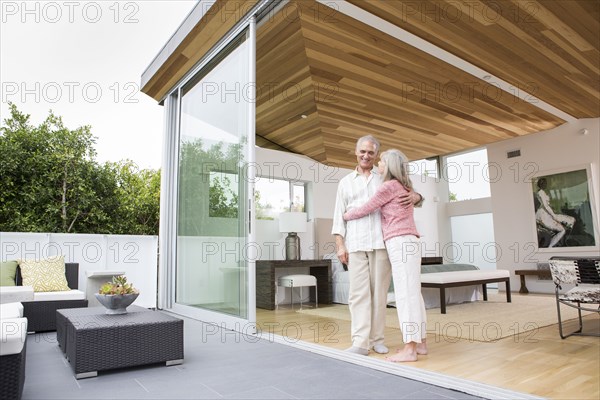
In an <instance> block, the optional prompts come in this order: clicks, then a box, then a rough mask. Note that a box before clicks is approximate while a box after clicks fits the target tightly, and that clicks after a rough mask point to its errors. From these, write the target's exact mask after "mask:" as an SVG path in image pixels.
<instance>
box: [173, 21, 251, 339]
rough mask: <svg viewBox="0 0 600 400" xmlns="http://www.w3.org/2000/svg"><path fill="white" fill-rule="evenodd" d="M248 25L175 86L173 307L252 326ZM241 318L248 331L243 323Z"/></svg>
mask: <svg viewBox="0 0 600 400" xmlns="http://www.w3.org/2000/svg"><path fill="white" fill-rule="evenodd" d="M253 27H254V26H253V22H252V21H251V22H250V26H249V27H248V28H247V29H245V30H244V31H242V32H241V33H239V34H238V35H237V36H236V37H235V38H233V39H232V40H231V41H230V42H229V43H227V44H226V45H224V46H223V47H222V49H221V50H220V51H219V52H218V53H217V54H215V55H214V56H213V57H212V58H211V59H210V60H208V61H207V62H206V63H205V65H204V67H202V68H201V69H200V70H199V71H198V72H197V73H196V74H195V75H194V76H193V77H192V78H191V79H190V80H189V81H187V82H186V83H185V84H184V85H182V86H181V88H180V91H179V96H178V99H179V104H178V109H179V123H178V126H179V140H178V147H179V149H178V166H177V177H178V184H177V185H176V186H177V201H176V208H177V212H176V224H175V225H176V228H175V229H176V232H177V233H176V239H175V241H176V249H177V250H176V256H175V258H176V259H175V270H174V277H173V285H174V290H173V294H172V295H173V296H174V302H173V303H172V310H173V311H175V312H178V313H181V314H184V315H188V316H190V317H193V318H197V319H200V320H203V321H206V322H213V323H217V324H219V325H221V326H223V325H226V326H227V327H228V328H230V329H236V330H240V329H243V330H246V331H247V332H248V333H251V331H252V325H253V323H254V322H255V309H254V298H255V294H254V286H255V285H254V258H253V252H252V250H253V248H252V246H251V243H254V240H253V229H252V226H253V211H254V210H253V196H252V195H250V194H251V193H253V180H254V179H253V176H252V169H251V168H248V166H249V165H252V163H253V161H254V134H255V132H254V92H255V88H254V70H255V59H254V58H255V56H254V43H255V42H254V40H255V39H254V29H253ZM240 323H243V324H246V325H247V326H249V327H248V328H245V327H243V328H240V326H239V324H240Z"/></svg>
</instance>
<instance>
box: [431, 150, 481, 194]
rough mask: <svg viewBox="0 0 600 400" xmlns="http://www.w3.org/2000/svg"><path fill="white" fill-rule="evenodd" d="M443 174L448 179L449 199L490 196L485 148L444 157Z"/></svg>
mask: <svg viewBox="0 0 600 400" xmlns="http://www.w3.org/2000/svg"><path fill="white" fill-rule="evenodd" d="M443 176H444V178H445V179H446V180H447V181H448V188H449V190H450V198H449V199H448V200H450V201H461V200H472V199H480V198H483V197H490V196H491V192H490V181H489V172H488V159H487V150H486V149H481V150H476V151H471V152H468V153H463V154H457V155H454V156H448V157H446V163H445V172H444V174H443Z"/></svg>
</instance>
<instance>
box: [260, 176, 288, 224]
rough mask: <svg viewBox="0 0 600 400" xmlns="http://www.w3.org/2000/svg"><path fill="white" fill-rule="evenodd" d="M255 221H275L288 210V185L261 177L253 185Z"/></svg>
mask: <svg viewBox="0 0 600 400" xmlns="http://www.w3.org/2000/svg"><path fill="white" fill-rule="evenodd" d="M254 190H255V192H254V196H255V203H256V218H257V219H276V218H277V216H278V215H279V214H281V213H282V212H284V211H289V210H290V183H289V182H288V181H283V180H281V179H267V178H264V177H261V178H259V179H257V181H256V183H255V184H254Z"/></svg>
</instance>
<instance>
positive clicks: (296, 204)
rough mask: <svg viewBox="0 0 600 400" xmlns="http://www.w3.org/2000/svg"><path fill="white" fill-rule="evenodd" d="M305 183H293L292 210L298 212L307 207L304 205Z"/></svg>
mask: <svg viewBox="0 0 600 400" xmlns="http://www.w3.org/2000/svg"><path fill="white" fill-rule="evenodd" d="M304 196H305V195H304V185H303V184H297V183H296V184H293V185H292V209H291V211H296V212H304V211H306V208H305V207H304V199H305V197H304Z"/></svg>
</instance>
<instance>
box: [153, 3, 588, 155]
mask: <svg viewBox="0 0 600 400" xmlns="http://www.w3.org/2000/svg"><path fill="white" fill-rule="evenodd" d="M220 3H222V2H220V1H217V3H215V6H217V5H219V4H220ZM348 3H351V4H353V5H354V6H357V7H358V8H360V9H361V10H364V11H367V12H369V13H370V14H372V15H374V16H376V17H378V18H381V19H383V20H385V21H387V22H389V23H391V24H393V25H394V26H396V27H399V28H401V29H403V30H405V31H407V32H410V33H412V34H413V35H416V36H418V37H420V38H422V39H424V40H426V41H428V42H430V43H432V44H434V45H435V46H437V47H439V48H441V49H443V50H445V51H447V52H449V53H451V54H453V55H455V56H457V57H459V58H460V59H463V60H465V61H467V62H468V63H470V64H472V65H474V66H476V67H479V68H481V69H483V70H485V71H487V72H488V73H489V74H490V75H492V78H491V80H489V81H486V80H484V79H480V78H478V77H475V76H473V75H471V74H469V73H467V72H465V71H463V70H462V69H459V68H457V67H455V66H453V65H451V64H449V63H447V62H445V61H442V60H440V59H439V58H436V57H434V56H432V55H430V54H428V53H427V52H425V51H422V50H420V49H419V48H416V47H413V46H411V45H409V44H406V43H405V42H403V41H402V40H400V39H398V38H396V37H393V36H391V35H388V34H386V33H383V32H382V31H381V30H379V29H377V28H379V27H378V26H377V25H376V24H374V26H376V27H373V26H370V25H368V24H366V23H365V22H366V21H365V22H363V21H361V20H357V19H355V18H352V17H350V16H348V15H346V14H345V13H343V12H340V11H337V10H335V9H332V8H330V7H327V6H325V5H323V4H320V3H317V2H314V1H312V0H306V1H296V0H291V1H289V2H288V3H286V4H285V5H284V6H283V7H282V8H281V9H280V10H279V11H278V12H277V13H275V14H274V15H270V17H269V18H268V19H267V20H266V22H265V21H263V22H262V23H261V25H260V26H259V29H258V32H257V87H258V100H257V105H256V106H257V114H256V133H257V138H256V140H257V144H258V145H259V146H261V147H266V148H275V149H280V150H287V151H291V152H295V153H300V154H305V155H307V156H309V157H311V158H313V159H315V160H317V161H320V162H323V163H326V164H329V165H336V166H339V167H353V166H354V164H355V161H356V160H355V158H354V155H353V153H354V145H355V142H356V139H357V138H358V137H360V136H363V135H366V134H373V135H375V136H376V137H377V138H378V139H380V141H381V142H382V148H383V149H385V148H390V147H397V148H400V149H402V150H403V151H404V152H405V153H406V154H407V156H408V157H409V158H411V159H420V158H425V157H431V156H435V155H442V154H447V153H451V152H456V151H460V150H464V149H468V148H473V147H477V146H482V145H485V144H488V143H492V142H496V141H499V140H504V139H510V138H514V137H518V136H522V135H527V134H531V133H535V132H539V131H543V130H548V129H551V128H553V127H556V126H558V125H561V124H562V123H564V122H565V119H567V118H565V117H564V115H565V114H560V113H558V116H557V115H556V114H557V113H556V112H553V113H550V112H548V111H545V110H544V109H543V108H541V107H539V105H540V104H539V103H540V102H539V101H537V100H535V99H533V100H532V98H530V97H527V96H521V97H523V98H521V97H517V96H515V95H513V94H519V93H518V92H521V93H525V92H527V93H529V94H531V95H533V96H535V97H536V98H537V99H539V100H541V101H543V102H545V103H547V104H549V105H551V106H553V107H554V108H555V109H558V110H560V111H562V112H564V113H566V114H568V115H570V116H572V117H574V118H587V117H599V116H600V95H599V92H600V79H599V76H600V55H599V50H600V44H599V42H600V22H599V21H600V5H599V4H600V3H599V2H598V1H589V0H566V1H559V0H550V1H546V0H537V1H536V0H527V1H517V0H515V1H509V0H494V1H490V2H488V1H477V0H464V1H463V0H448V1H446V0H440V1H423V0H419V1H414V0H410V1H400V0H398V1H391V0H386V1H364V0H349V1H348ZM212 15H214V13H213V14H212ZM213 18H214V17H213ZM225 22H227V21H225ZM205 25H207V24H205ZM223 25H226V23H223V21H221V27H220V29H223ZM204 29H205V30H206V29H207V28H206V26H205V27H204ZM214 30H215V29H213V31H214ZM206 31H207V32H208V30H206ZM193 35H194V37H193V38H189V39H188V44H186V46H187V48H188V49H189V48H191V47H193V46H192V44H191V43H193V42H196V43H197V44H196V45H195V47H196V48H198V47H199V44H198V43H203V44H204V46H207V43H209V41H207V40H206V36H205V37H204V39H205V40H204V41H202V40H201V39H202V35H203V33H202V29H197V31H196V32H195V33H194V31H193ZM184 50H185V49H182V50H181V51H179V55H181V54H185V55H186V57H187V58H186V60H185V62H181V58H177V54H176V53H177V51H176V52H175V53H174V55H173V56H172V57H171V60H172V62H175V60H179V64H181V65H184V64H185V63H187V64H190V63H192V62H193V59H194V56H192V54H191V52H190V51H189V50H188V51H187V52H186V51H184ZM202 54H203V53H202ZM165 64H169V62H167V63H165ZM168 67H169V65H166V66H165V68H162V71H159V73H157V77H156V79H155V80H154V82H155V83H156V82H162V83H161V84H160V85H158V84H155V85H154V89H153V90H146V89H147V87H144V88H143V90H144V91H145V92H146V93H148V94H151V95H153V96H154V97H155V98H157V96H160V93H161V92H163V93H164V91H166V90H167V89H164V90H163V89H161V85H162V88H165V87H167V86H168V84H167V79H166V78H165V77H166V76H171V80H173V77H172V76H173V75H175V77H176V75H177V74H174V72H173V68H171V69H170V75H168V74H167V70H168ZM494 77H497V78H499V79H501V80H503V81H505V82H507V83H508V84H510V85H512V88H511V89H510V90H511V92H506V91H502V90H500V89H498V87H497V85H496V83H495V82H494V79H496V78H494ZM148 88H150V86H148ZM157 88H158V89H157Z"/></svg>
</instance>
